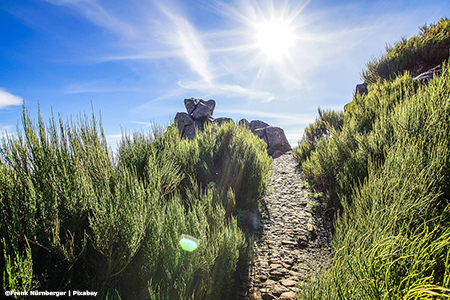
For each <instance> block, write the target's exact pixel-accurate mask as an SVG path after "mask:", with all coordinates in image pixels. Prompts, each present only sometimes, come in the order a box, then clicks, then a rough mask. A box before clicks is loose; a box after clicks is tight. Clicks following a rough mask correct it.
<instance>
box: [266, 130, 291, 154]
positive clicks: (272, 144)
mask: <svg viewBox="0 0 450 300" xmlns="http://www.w3.org/2000/svg"><path fill="white" fill-rule="evenodd" d="M265 129H266V136H267V142H268V147H267V154H269V155H273V154H274V153H275V151H277V150H279V151H281V152H282V153H285V152H287V151H290V150H292V148H291V145H290V144H289V142H288V140H287V138H286V135H285V134H284V130H283V129H281V128H280V127H274V126H268V127H266V128H265Z"/></svg>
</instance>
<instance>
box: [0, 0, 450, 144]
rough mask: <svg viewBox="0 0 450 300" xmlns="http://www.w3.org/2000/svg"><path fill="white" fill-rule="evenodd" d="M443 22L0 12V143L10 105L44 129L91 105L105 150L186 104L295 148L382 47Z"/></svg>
mask: <svg viewBox="0 0 450 300" xmlns="http://www.w3.org/2000/svg"><path fill="white" fill-rule="evenodd" d="M449 14H450V5H449V4H448V2H447V1H406V0H405V1H364V0H357V1H323V0H319V1H301V0H298V1H295V0H292V1H283V0H273V1H271V0H261V1H254V0H239V1H221V0H209V1H181V0H178V1H177V0H164V1H156V0H155V1H152V0H145V1H144V0H121V1H117V0H105V1H101V0H46V1H38V0H33V1H26V0H2V1H1V3H0V32H1V34H0V70H1V71H0V132H5V131H8V132H9V133H11V134H14V133H15V132H16V125H17V124H18V122H20V120H21V105H22V99H25V102H26V106H27V108H28V110H29V111H30V113H31V114H32V116H33V117H34V118H36V117H37V106H38V102H39V103H40V107H41V113H42V115H43V117H44V119H48V118H49V117H50V115H51V109H52V108H53V111H54V113H55V115H56V114H58V113H59V114H60V115H61V116H62V117H63V118H66V117H70V116H73V117H74V118H75V117H76V116H77V115H79V113H80V112H83V111H85V112H87V113H88V114H90V113H91V112H92V110H91V102H92V104H93V107H94V112H95V113H97V114H98V112H99V111H101V114H102V119H103V126H104V130H105V133H106V135H107V138H108V141H109V142H110V143H111V145H112V146H113V148H115V146H116V143H117V141H118V140H119V139H120V134H121V129H125V130H127V131H133V130H149V129H150V125H151V124H152V123H157V124H159V125H167V124H169V122H170V121H171V118H173V117H174V116H175V114H176V113H177V112H178V111H185V108H184V104H183V99H185V98H190V97H196V98H202V99H205V100H207V99H215V100H216V103H217V104H216V109H215V112H214V117H231V118H233V119H234V120H238V119H240V118H247V119H248V120H254V119H260V120H264V121H266V122H267V123H269V124H271V125H274V126H280V127H282V128H283V129H284V130H285V132H286V135H287V137H288V139H289V141H290V143H291V144H292V145H296V144H297V141H298V140H300V139H301V137H302V135H303V130H304V128H305V127H306V126H307V125H308V124H309V123H311V122H313V121H314V119H315V117H316V115H317V107H318V106H320V107H321V108H331V109H336V110H342V107H343V106H344V105H345V104H346V103H348V102H350V101H351V99H352V95H353V92H354V88H355V85H356V84H358V83H360V82H361V71H362V70H363V69H364V67H365V65H366V63H367V62H368V61H369V60H371V59H372V58H374V57H379V56H380V55H381V54H383V52H384V49H385V45H386V43H388V44H392V43H394V42H396V41H398V40H399V39H401V38H402V37H407V38H409V37H411V36H413V35H415V34H417V33H418V27H421V26H422V25H424V24H425V23H428V24H429V23H434V22H437V21H439V20H440V19H441V18H442V17H446V16H449Z"/></svg>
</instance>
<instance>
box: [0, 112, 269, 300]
mask: <svg viewBox="0 0 450 300" xmlns="http://www.w3.org/2000/svg"><path fill="white" fill-rule="evenodd" d="M0 150H1V152H0V220H1V223H0V224H1V225H0V226H1V227H0V232H1V237H2V241H1V244H0V252H1V256H0V257H1V258H0V267H1V274H2V280H1V281H2V284H3V290H4V291H9V290H12V291H30V290H33V289H37V290H40V291H45V290H48V291H68V290H83V291H84V290H90V291H97V292H99V296H100V298H102V299H103V298H107V299H136V298H139V297H142V296H145V295H150V296H151V298H152V299H170V300H171V299H233V297H234V295H233V290H234V289H233V286H234V284H235V283H234V278H235V271H236V264H237V262H238V260H239V259H242V257H243V256H244V257H245V256H246V255H247V253H246V251H247V249H248V241H247V240H246V238H245V234H244V232H243V230H242V229H241V228H239V226H238V221H242V220H237V218H236V215H238V210H239V211H240V212H242V211H244V212H245V211H248V210H250V209H254V208H255V207H257V206H258V199H259V198H260V197H261V195H262V194H263V193H264V192H265V190H266V185H267V180H268V176H269V171H270V165H271V158H270V157H268V155H267V153H266V146H265V143H264V142H263V141H262V140H260V139H258V138H257V137H256V136H254V135H253V134H252V133H251V132H250V131H248V130H247V129H245V128H243V127H239V128H236V127H235V126H234V125H233V124H231V123H227V124H223V125H222V126H220V127H218V126H210V127H208V126H207V127H206V130H205V132H203V133H198V134H197V137H196V138H195V139H194V140H192V141H187V140H183V139H181V138H180V135H179V133H178V131H177V129H176V127H175V126H173V125H172V126H169V127H168V128H167V130H166V131H165V132H164V133H158V132H157V131H155V132H154V133H153V134H143V133H135V134H134V135H133V136H126V135H125V136H124V137H123V140H122V142H121V145H120V147H119V151H118V152H119V155H118V157H117V158H116V159H113V156H112V154H111V151H110V150H109V149H108V146H107V143H106V139H105V136H104V134H103V130H102V126H101V123H98V122H97V120H96V119H95V116H94V115H93V116H92V118H88V117H86V116H85V117H84V118H80V119H79V121H78V122H77V123H75V122H72V121H70V122H69V121H67V122H66V123H64V122H63V120H61V119H60V120H59V121H57V120H55V119H54V118H52V119H51V120H50V122H49V124H47V125H46V124H45V123H44V122H43V120H42V118H41V117H40V116H39V120H38V122H37V124H35V123H33V122H32V120H31V118H30V116H29V114H28V113H27V112H26V110H25V108H24V116H23V132H22V133H19V134H18V137H17V138H13V137H11V136H10V137H8V138H7V139H4V140H3V141H2V144H1V148H0ZM239 215H245V214H242V213H240V214H239ZM244 221H245V220H244ZM241 223H243V224H245V223H244V222H241ZM181 234H189V235H192V236H194V237H196V238H197V239H198V240H199V244H198V249H197V250H195V251H193V252H185V251H183V250H182V249H181V247H180V245H179V240H180V235H181Z"/></svg>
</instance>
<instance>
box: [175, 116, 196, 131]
mask: <svg viewBox="0 0 450 300" xmlns="http://www.w3.org/2000/svg"><path fill="white" fill-rule="evenodd" d="M174 121H175V124H177V127H178V131H179V132H180V134H181V135H182V134H183V132H184V128H185V127H186V126H188V125H191V124H193V123H194V120H192V118H191V117H190V116H189V115H188V114H187V113H182V112H179V113H177V114H176V116H175V120H174Z"/></svg>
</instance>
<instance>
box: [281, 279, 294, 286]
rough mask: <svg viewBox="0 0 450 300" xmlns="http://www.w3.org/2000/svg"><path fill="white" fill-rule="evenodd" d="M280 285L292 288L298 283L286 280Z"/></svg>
mask: <svg viewBox="0 0 450 300" xmlns="http://www.w3.org/2000/svg"><path fill="white" fill-rule="evenodd" d="M280 283H281V284H282V285H284V286H287V287H290V286H295V285H296V284H297V282H296V281H294V280H290V279H284V280H281V281H280Z"/></svg>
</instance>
